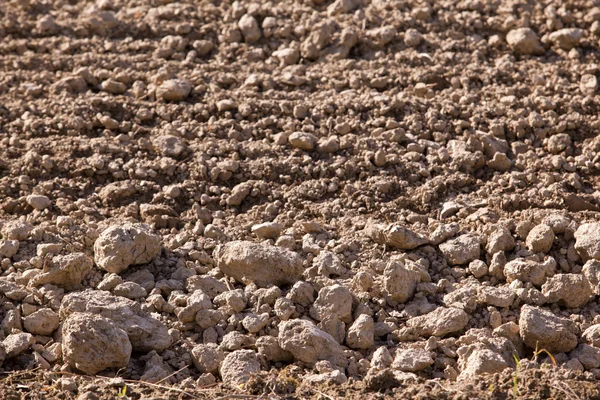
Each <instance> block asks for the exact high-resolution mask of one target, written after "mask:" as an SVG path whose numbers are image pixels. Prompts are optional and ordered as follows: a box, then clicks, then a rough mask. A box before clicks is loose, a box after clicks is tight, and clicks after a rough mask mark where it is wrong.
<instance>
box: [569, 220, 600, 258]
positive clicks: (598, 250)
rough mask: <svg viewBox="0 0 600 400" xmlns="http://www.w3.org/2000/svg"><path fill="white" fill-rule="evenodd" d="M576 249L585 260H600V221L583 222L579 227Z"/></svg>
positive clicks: (576, 236)
mask: <svg viewBox="0 0 600 400" xmlns="http://www.w3.org/2000/svg"><path fill="white" fill-rule="evenodd" d="M575 250H577V252H578V253H579V255H580V256H581V258H583V261H587V260H590V259H594V260H600V223H597V222H594V223H590V224H583V225H581V226H580V227H579V228H577V230H576V231H575Z"/></svg>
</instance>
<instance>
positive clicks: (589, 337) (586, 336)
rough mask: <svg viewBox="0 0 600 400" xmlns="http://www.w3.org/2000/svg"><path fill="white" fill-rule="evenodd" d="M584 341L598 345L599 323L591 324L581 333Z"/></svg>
mask: <svg viewBox="0 0 600 400" xmlns="http://www.w3.org/2000/svg"><path fill="white" fill-rule="evenodd" d="M581 337H582V338H583V340H584V341H585V342H586V343H589V344H591V345H592V346H595V347H600V324H596V325H592V326H590V327H589V328H587V329H586V330H585V331H584V332H583V335H581Z"/></svg>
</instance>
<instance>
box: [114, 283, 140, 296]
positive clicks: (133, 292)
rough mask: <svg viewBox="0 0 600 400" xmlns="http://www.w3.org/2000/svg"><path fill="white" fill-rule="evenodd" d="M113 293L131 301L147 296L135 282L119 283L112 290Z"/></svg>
mask: <svg viewBox="0 0 600 400" xmlns="http://www.w3.org/2000/svg"><path fill="white" fill-rule="evenodd" d="M113 293H114V294H115V295H117V296H123V297H127V298H128V299H132V300H134V299H139V298H141V297H146V296H147V295H148V293H147V292H146V289H144V288H143V287H142V286H141V285H140V284H138V283H135V282H123V283H120V284H118V285H117V286H116V287H115V288H114V289H113Z"/></svg>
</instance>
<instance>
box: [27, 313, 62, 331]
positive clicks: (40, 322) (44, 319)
mask: <svg viewBox="0 0 600 400" xmlns="http://www.w3.org/2000/svg"><path fill="white" fill-rule="evenodd" d="M58 324H59V318H58V314H57V313H55V312H54V311H53V310H52V309H50V308H41V309H39V310H38V311H36V312H34V313H32V314H29V315H28V316H27V317H25V318H23V327H24V328H25V330H26V331H27V332H29V333H32V334H34V335H43V336H49V335H51V334H52V332H54V331H55V330H56V329H57V328H58Z"/></svg>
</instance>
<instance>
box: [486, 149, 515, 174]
mask: <svg viewBox="0 0 600 400" xmlns="http://www.w3.org/2000/svg"><path fill="white" fill-rule="evenodd" d="M487 166H488V167H490V168H491V169H493V170H496V171H508V170H509V169H510V167H511V166H512V162H511V161H510V158H508V156H507V155H506V154H505V153H501V152H499V151H498V152H496V153H495V154H494V156H493V157H492V159H491V160H488V162H487Z"/></svg>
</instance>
